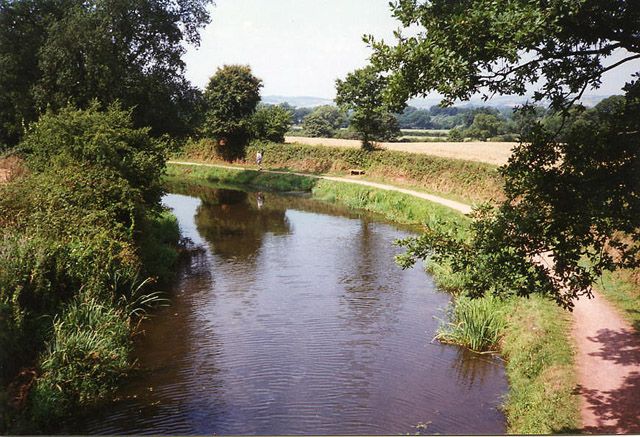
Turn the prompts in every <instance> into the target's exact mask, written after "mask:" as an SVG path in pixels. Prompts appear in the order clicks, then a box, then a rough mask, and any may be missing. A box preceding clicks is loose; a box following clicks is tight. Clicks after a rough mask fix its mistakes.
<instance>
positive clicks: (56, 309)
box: [0, 106, 179, 434]
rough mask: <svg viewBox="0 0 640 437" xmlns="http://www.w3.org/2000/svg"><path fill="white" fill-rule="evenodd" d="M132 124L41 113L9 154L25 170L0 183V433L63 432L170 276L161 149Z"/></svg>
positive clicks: (171, 237)
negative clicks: (17, 158) (14, 155)
mask: <svg viewBox="0 0 640 437" xmlns="http://www.w3.org/2000/svg"><path fill="white" fill-rule="evenodd" d="M130 124H131V123H130V120H129V113H127V112H125V111H121V110H120V109H119V108H118V107H115V106H114V107H110V108H109V109H108V110H107V111H106V112H105V111H100V110H99V109H98V108H97V107H91V108H89V109H88V110H85V111H78V110H75V109H71V108H68V109H65V110H63V111H61V112H60V113H57V114H53V113H47V114H46V115H43V116H42V117H41V119H40V121H38V122H37V123H36V124H34V125H32V128H31V129H30V131H29V133H28V135H27V136H26V137H25V139H24V140H23V142H22V143H21V145H20V148H19V150H18V152H17V153H19V154H20V156H21V157H23V158H24V161H23V162H24V164H25V172H24V173H23V174H22V175H14V176H15V178H14V177H11V178H10V179H11V180H10V181H8V182H7V183H5V184H2V185H0V351H2V353H1V354H0V386H1V387H2V389H3V390H4V394H0V398H3V400H5V401H6V402H5V403H3V405H2V407H5V406H6V407H7V408H3V410H2V411H0V418H1V419H2V421H1V422H0V433H2V434H5V433H12V434H13V433H15V434H17V433H29V434H33V433H39V432H46V433H52V432H53V433H55V432H64V426H65V421H66V420H67V419H69V418H71V417H73V416H74V415H75V414H77V413H78V412H81V411H83V410H85V409H86V408H88V407H92V406H95V405H97V404H98V403H99V402H100V400H102V399H104V398H105V397H107V396H108V395H109V394H110V393H111V392H112V391H113V390H114V389H115V388H116V386H117V384H118V383H119V381H120V380H121V379H122V378H123V377H124V376H125V375H127V373H128V372H129V370H130V369H131V366H132V362H131V358H130V351H131V347H132V345H131V336H132V334H133V333H134V331H135V327H136V326H137V322H138V320H139V318H140V316H141V315H142V314H144V312H145V311H146V310H148V309H149V308H150V307H152V306H153V305H154V303H158V296H159V295H158V285H156V284H157V282H158V281H159V282H163V281H167V280H169V279H170V276H171V270H172V266H173V264H174V262H175V261H176V258H177V251H176V247H177V244H178V238H179V230H178V225H177V220H176V218H175V217H174V216H173V215H172V214H170V213H168V212H167V211H164V210H163V209H162V208H161V206H160V196H161V193H162V189H161V186H160V175H161V174H162V171H163V168H164V161H165V158H164V154H165V152H164V150H163V148H162V145H161V144H160V143H158V142H156V141H155V140H153V139H152V138H150V137H149V136H148V132H147V131H146V130H144V129H141V130H135V129H132V128H131V126H130ZM95 132H100V133H101V135H96V134H95ZM96 163H99V164H96Z"/></svg>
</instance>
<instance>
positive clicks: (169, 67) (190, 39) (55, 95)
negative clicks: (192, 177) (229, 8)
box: [0, 0, 211, 144]
mask: <svg viewBox="0 0 640 437" xmlns="http://www.w3.org/2000/svg"><path fill="white" fill-rule="evenodd" d="M210 3H211V0H158V1H152V0H88V1H85V0H0V143H8V144H15V143H16V142H17V140H18V139H19V137H20V136H21V135H22V133H23V131H24V127H25V126H26V125H28V124H29V123H30V122H32V121H35V120H36V119H37V117H38V115H39V114H41V113H42V112H44V111H45V110H46V109H48V108H51V109H54V110H55V109H59V108H62V107H65V106H67V105H68V104H73V105H75V106H77V107H88V105H89V104H90V102H91V101H93V99H97V100H98V101H99V102H100V103H102V104H103V105H108V104H110V103H112V102H114V101H116V100H119V101H120V102H121V103H122V104H123V105H124V106H125V107H128V108H134V113H133V116H134V120H135V121H136V124H137V125H138V126H150V127H151V128H152V131H153V132H154V133H156V134H160V133H171V134H178V135H179V134H185V133H188V131H189V129H190V128H191V127H192V126H191V123H192V121H193V120H192V117H193V107H194V106H195V105H196V104H197V103H198V100H199V95H198V92H197V90H196V89H195V88H193V87H192V86H191V85H190V84H189V83H188V82H187V81H186V80H185V79H184V77H183V70H184V62H183V61H182V60H181V56H182V55H183V53H184V51H185V47H184V43H185V42H186V43H192V44H198V43H199V35H198V30H199V29H200V28H201V27H202V26H203V25H205V24H206V23H208V22H209V14H208V12H207V9H206V8H207V6H208V4H210Z"/></svg>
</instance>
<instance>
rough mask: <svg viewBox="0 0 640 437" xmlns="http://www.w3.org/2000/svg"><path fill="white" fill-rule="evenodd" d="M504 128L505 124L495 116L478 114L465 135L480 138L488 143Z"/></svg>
mask: <svg viewBox="0 0 640 437" xmlns="http://www.w3.org/2000/svg"><path fill="white" fill-rule="evenodd" d="M502 128H503V122H502V121H501V120H500V119H499V118H498V117H496V116H495V115H493V114H483V113H480V114H476V116H475V117H474V118H473V123H472V124H471V126H469V128H468V129H467V130H466V131H465V134H466V135H467V136H469V137H471V138H478V139H480V140H482V141H487V139H489V138H491V137H495V136H496V135H498V133H499V132H500V130H502Z"/></svg>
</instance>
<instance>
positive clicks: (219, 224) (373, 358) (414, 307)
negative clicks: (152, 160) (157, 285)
mask: <svg viewBox="0 0 640 437" xmlns="http://www.w3.org/2000/svg"><path fill="white" fill-rule="evenodd" d="M174 190H176V189H175V188H174ZM179 191H181V192H182V194H177V193H174V194H169V195H167V196H166V197H165V198H164V204H165V205H167V206H168V207H170V208H172V209H173V210H174V212H175V214H176V215H177V217H178V219H179V224H180V228H181V231H182V233H183V235H184V236H186V237H188V238H189V239H190V240H191V241H192V244H193V245H195V246H197V247H200V248H201V250H200V251H199V252H198V254H196V255H195V256H193V258H192V259H191V261H190V262H189V263H187V265H185V266H184V267H183V268H182V270H181V271H180V273H179V278H178V279H177V281H176V284H175V289H174V290H173V291H172V293H171V300H172V302H171V305H170V306H169V307H167V308H164V309H162V310H160V311H157V312H156V313H155V316H154V317H152V318H151V319H150V320H149V321H147V322H145V324H144V333H143V335H140V336H139V337H138V338H137V340H136V357H137V360H138V363H139V367H140V369H141V370H140V372H139V373H138V374H136V375H135V377H133V378H131V381H130V382H128V383H127V384H126V385H125V386H124V387H123V388H122V389H121V390H120V391H119V392H118V393H117V396H116V398H115V399H114V400H113V402H111V403H109V404H108V405H106V406H104V407H103V408H102V410H101V412H99V413H96V414H92V416H91V417H89V418H86V419H85V420H83V423H82V425H81V429H80V430H79V431H80V432H81V433H82V434H199V435H203V434H287V435H291V434H316V435H318V434H321V435H330V434H405V433H410V434H414V433H421V434H434V433H441V434H501V433H504V432H505V424H504V417H503V415H502V413H501V412H500V411H499V406H500V404H501V402H502V401H503V396H504V394H505V393H506V391H507V383H506V380H505V376H504V371H503V367H502V365H501V363H500V361H499V360H498V359H496V358H493V357H491V356H487V355H477V354H473V353H469V352H467V351H465V350H464V349H462V348H458V347H456V346H451V345H442V344H439V343H437V342H435V341H432V339H433V337H434V335H435V332H436V329H437V327H438V324H439V323H440V321H439V319H444V318H445V317H446V314H445V309H446V306H447V303H448V302H449V296H448V295H447V294H446V293H443V292H441V291H439V290H438V289H437V288H436V286H435V284H434V282H433V280H432V279H431V278H430V277H429V276H428V275H427V274H426V273H425V272H424V270H423V268H422V267H421V266H419V267H415V268H413V269H409V270H402V269H400V268H399V267H397V265H396V264H395V263H394V255H396V254H397V253H398V252H400V250H401V249H400V248H398V247H395V246H394V245H393V242H394V241H395V240H396V239H398V238H403V237H407V236H410V235H412V232H411V231H410V230H407V229H400V228H398V227H397V226H394V225H391V224H388V223H384V222H382V221H380V220H379V219H375V218H373V217H372V216H369V215H362V214H356V213H353V212H350V211H348V210H347V209H345V208H341V207H337V206H334V205H329V204H326V203H321V202H318V201H314V200H312V199H309V198H305V197H302V196H293V195H289V196H281V195H276V194H272V193H246V192H241V191H231V190H223V189H214V188H210V187H202V186H199V187H190V188H189V187H186V186H183V187H182V188H180V189H179Z"/></svg>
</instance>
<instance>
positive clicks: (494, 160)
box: [285, 136, 518, 165]
mask: <svg viewBox="0 0 640 437" xmlns="http://www.w3.org/2000/svg"><path fill="white" fill-rule="evenodd" d="M285 142H286V143H298V144H306V145H315V146H328V147H352V148H359V147H361V142H360V141H359V140H342V139H337V138H308V137H293V136H291V137H285ZM378 144H379V146H380V147H382V148H384V149H387V150H396V151H401V152H410V153H424V154H426V155H434V156H441V157H443V158H453V159H464V160H467V161H476V162H486V163H489V164H494V165H503V164H506V163H507V161H508V160H509V157H510V156H511V151H512V149H513V148H514V147H515V146H516V145H517V144H518V143H515V142H513V143H512V142H504V143H500V142H495V143H493V142H484V141H472V142H463V143H453V142H424V143H419V142H418V143H413V142H412V143H378Z"/></svg>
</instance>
